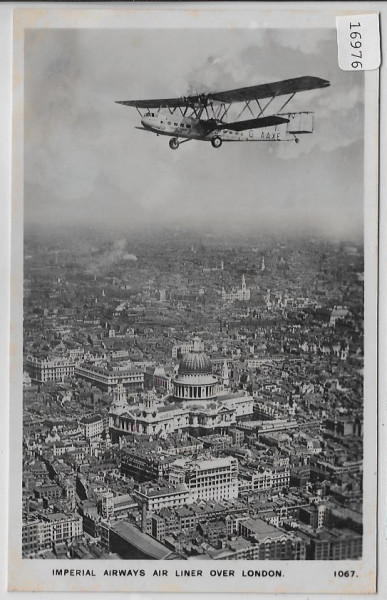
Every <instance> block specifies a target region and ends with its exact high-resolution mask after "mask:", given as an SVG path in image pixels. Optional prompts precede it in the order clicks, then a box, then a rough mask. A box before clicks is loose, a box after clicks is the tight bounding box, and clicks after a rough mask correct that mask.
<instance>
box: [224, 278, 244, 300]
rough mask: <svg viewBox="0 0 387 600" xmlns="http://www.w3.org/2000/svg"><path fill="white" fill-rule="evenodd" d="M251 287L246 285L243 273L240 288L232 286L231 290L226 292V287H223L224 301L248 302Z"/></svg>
mask: <svg viewBox="0 0 387 600" xmlns="http://www.w3.org/2000/svg"><path fill="white" fill-rule="evenodd" d="M250 296H251V293H250V288H248V287H247V285H246V279H245V276H244V275H242V285H241V287H240V288H239V289H235V288H232V290H231V291H230V292H226V290H225V289H224V287H223V288H222V300H223V301H224V302H235V301H236V300H239V302H248V301H249V300H250Z"/></svg>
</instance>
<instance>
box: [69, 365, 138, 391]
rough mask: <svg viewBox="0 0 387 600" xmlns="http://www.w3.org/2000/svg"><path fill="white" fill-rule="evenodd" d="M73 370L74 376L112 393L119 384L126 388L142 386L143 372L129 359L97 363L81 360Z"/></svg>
mask: <svg viewBox="0 0 387 600" xmlns="http://www.w3.org/2000/svg"><path fill="white" fill-rule="evenodd" d="M74 372H75V375H76V377H78V378H79V379H83V380H85V381H88V382H90V383H91V384H92V385H95V386H97V387H98V388H100V389H101V390H103V391H104V392H109V393H112V392H113V391H114V389H115V388H116V387H117V386H118V385H120V384H121V385H123V386H124V387H125V389H127V390H138V389H142V388H143V387H144V373H143V372H142V371H141V370H140V369H138V368H137V367H135V366H133V364H132V363H131V362H130V361H120V362H102V363H99V364H94V363H90V362H83V363H81V364H79V365H77V366H76V367H75V370H74Z"/></svg>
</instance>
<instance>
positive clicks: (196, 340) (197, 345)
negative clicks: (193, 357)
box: [193, 336, 203, 352]
mask: <svg viewBox="0 0 387 600" xmlns="http://www.w3.org/2000/svg"><path fill="white" fill-rule="evenodd" d="M202 350H203V344H202V342H201V341H200V338H199V337H198V336H195V337H194V340H193V351H194V352H202Z"/></svg>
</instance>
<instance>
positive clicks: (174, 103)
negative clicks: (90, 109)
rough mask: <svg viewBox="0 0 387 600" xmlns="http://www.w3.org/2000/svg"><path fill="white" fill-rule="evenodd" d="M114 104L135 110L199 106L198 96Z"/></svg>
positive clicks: (126, 101) (127, 101)
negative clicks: (133, 107) (132, 107)
mask: <svg viewBox="0 0 387 600" xmlns="http://www.w3.org/2000/svg"><path fill="white" fill-rule="evenodd" d="M203 98H204V97H203ZM204 100H205V98H204ZM116 103H117V104H124V105H125V106H135V107H136V108H160V107H162V106H169V107H171V108H176V107H178V106H192V105H197V104H200V96H184V97H182V98H154V99H153V100H116Z"/></svg>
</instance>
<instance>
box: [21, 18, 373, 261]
mask: <svg viewBox="0 0 387 600" xmlns="http://www.w3.org/2000/svg"><path fill="white" fill-rule="evenodd" d="M301 75H315V76H318V77H323V78H325V79H328V80H329V81H331V84H332V85H331V87H330V88H327V89H324V90H316V91H311V92H305V93H301V94H299V95H297V96H296V97H295V98H294V99H293V101H292V105H291V106H292V110H295V111H297V110H312V111H314V112H315V132H314V133H313V134H312V135H305V136H303V137H302V138H301V140H300V143H299V144H295V143H293V142H285V143H277V144H274V143H259V144H242V143H241V144H223V146H222V148H221V149H219V150H214V149H213V148H212V147H211V146H210V144H207V143H204V142H200V141H190V142H189V143H186V144H182V145H181V147H180V148H179V150H178V151H177V152H172V151H170V150H169V148H168V138H165V137H163V136H160V137H157V136H155V135H153V134H150V133H145V132H143V131H139V130H137V129H135V126H137V125H139V121H138V115H137V113H136V112H135V110H132V109H128V108H126V107H123V106H120V105H117V104H115V103H114V101H115V100H120V99H121V100H123V99H129V98H144V97H148V98H157V97H173V96H181V95H183V94H187V93H192V92H193V93H195V92H208V91H221V90H227V89H232V88H235V87H239V86H247V85H254V84H258V83H266V82H270V81H275V80H280V79H287V78H290V77H298V76H301ZM363 87H364V77H363V75H362V74H359V73H345V72H343V71H340V69H339V68H338V65H337V46H336V38H335V31H334V30H333V29H332V30H328V31H323V30H313V31H302V32H301V31H300V30H293V31H292V32H286V31H283V30H281V31H279V30H263V29H260V30H256V29H246V30H210V29H209V30H201V31H200V30H198V31H189V30H187V31H179V30H152V31H150V30H136V31H130V30H115V31H109V30H92V29H89V30H78V31H76V30H34V31H30V32H29V33H28V34H27V39H26V64H25V115H26V118H25V180H26V187H25V189H26V192H25V204H26V210H25V215H26V220H27V222H28V221H29V220H30V221H31V222H34V223H46V224H48V225H50V224H54V223H57V222H60V223H67V224H70V223H79V224H86V225H88V224H90V225H93V226H97V225H98V226H100V227H107V226H114V227H126V226H127V227H137V228H140V227H142V226H149V225H150V226H153V227H158V226H161V225H163V226H164V225H168V224H171V223H178V224H180V225H182V226H184V225H186V226H189V227H197V228H201V229H202V228H204V227H213V228H218V229H222V228H239V229H243V228H246V227H247V226H249V227H252V228H256V229H257V230H259V229H268V228H269V229H270V230H273V231H274V230H279V229H280V228H284V227H285V228H286V227H290V226H291V227H293V228H294V229H295V230H297V228H300V229H304V228H305V227H306V226H307V227H309V229H313V227H316V228H318V229H319V228H320V229H321V228H323V229H324V231H326V233H327V234H329V233H330V231H331V229H332V226H331V225H330V224H329V223H330V220H332V215H333V214H334V215H335V228H336V229H337V230H341V229H340V227H342V229H343V231H344V230H346V229H347V230H348V231H349V230H351V231H352V232H353V231H354V230H355V229H356V228H357V229H358V230H359V229H361V218H362V213H361V199H360V198H361V194H362V169H363V112H364V98H363ZM277 100H278V102H280V101H281V99H277ZM277 100H276V101H277ZM272 108H273V109H274V110H277V109H278V108H279V105H278V108H276V106H275V104H274V103H273V106H272ZM289 108H290V107H289ZM231 117H232V114H231V111H230V118H231ZM300 137H301V136H300ZM333 157H334V159H333ZM343 169H344V171H345V173H346V176H347V177H348V178H349V179H351V182H353V189H352V184H351V186H349V185H346V182H345V180H344V181H343ZM356 190H357V191H356ZM338 197H340V204H339V206H338V203H337V200H336V199H337V198H338ZM311 198H312V199H313V201H311ZM354 198H355V200H354ZM112 251H118V250H117V249H115V250H114V249H113V250H112ZM120 251H121V250H120ZM122 252H126V255H127V260H131V259H130V258H129V255H131V254H132V252H131V250H130V249H126V250H125V249H124V250H122ZM124 255H125V254H121V258H122V256H124Z"/></svg>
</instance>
